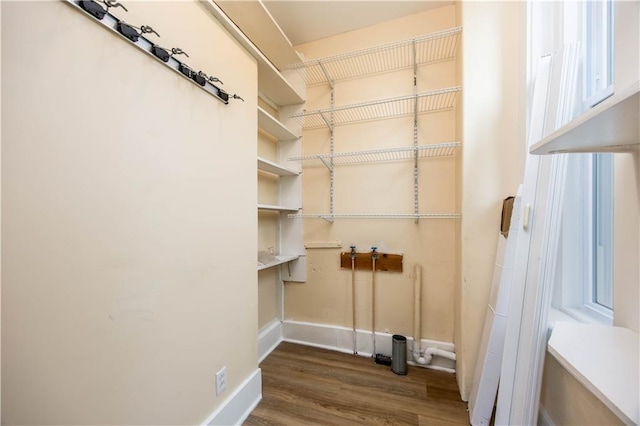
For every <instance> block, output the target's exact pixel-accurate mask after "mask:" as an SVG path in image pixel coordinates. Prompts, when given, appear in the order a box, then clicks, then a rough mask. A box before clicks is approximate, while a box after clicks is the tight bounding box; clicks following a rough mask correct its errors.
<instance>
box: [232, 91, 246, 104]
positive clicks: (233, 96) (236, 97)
mask: <svg viewBox="0 0 640 426" xmlns="http://www.w3.org/2000/svg"><path fill="white" fill-rule="evenodd" d="M231 97H232V98H233V99H240V100H241V101H242V102H244V99H242V98H241V97H240V96H238V95H236V94H235V93H234V94H233V95H231Z"/></svg>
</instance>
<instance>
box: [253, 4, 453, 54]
mask: <svg viewBox="0 0 640 426" xmlns="http://www.w3.org/2000/svg"><path fill="white" fill-rule="evenodd" d="M263 3H264V5H265V6H266V8H267V9H268V10H269V13H271V15H272V16H273V18H274V19H275V21H276V22H277V23H278V25H280V28H282V31H284V33H285V34H286V35H287V37H288V38H289V40H290V41H291V43H292V44H293V45H294V46H295V45H298V44H302V43H306V42H308V41H313V40H318V39H321V38H325V37H330V36H332V35H336V34H341V33H344V32H347V31H352V30H356V29H358V28H364V27H368V26H370V25H374V24H379V23H381V22H385V21H389V20H392V19H396V18H400V17H403V16H407V15H411V14H413V13H418V12H424V11H425V10H429V9H434V8H436V7H441V6H446V5H450V4H453V1H444V0H442V1H440V0H435V1H434V0H429V1H416V0H413V1H405V0H396V1H375V0H374V1H351V0H348V1H343V0H324V1H318V0H263Z"/></svg>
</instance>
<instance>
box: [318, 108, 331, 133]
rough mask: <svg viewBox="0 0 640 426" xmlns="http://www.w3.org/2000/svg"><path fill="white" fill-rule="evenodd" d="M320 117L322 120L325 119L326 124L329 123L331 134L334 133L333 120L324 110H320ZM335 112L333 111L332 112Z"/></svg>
mask: <svg viewBox="0 0 640 426" xmlns="http://www.w3.org/2000/svg"><path fill="white" fill-rule="evenodd" d="M319 114H320V117H322V121H324V124H326V125H327V127H328V128H329V131H330V132H331V135H333V123H332V120H329V119H328V118H327V117H326V116H325V115H324V113H323V112H320V113H319ZM332 114H333V113H332Z"/></svg>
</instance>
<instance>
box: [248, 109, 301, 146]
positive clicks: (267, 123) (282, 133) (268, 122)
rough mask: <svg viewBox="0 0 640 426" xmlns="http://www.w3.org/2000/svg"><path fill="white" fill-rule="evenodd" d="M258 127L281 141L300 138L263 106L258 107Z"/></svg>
mask: <svg viewBox="0 0 640 426" xmlns="http://www.w3.org/2000/svg"><path fill="white" fill-rule="evenodd" d="M258 127H259V128H260V129H262V130H264V131H265V132H267V133H269V134H270V135H271V136H273V137H275V138H276V139H278V140H281V141H283V140H284V141H286V140H293V139H298V136H296V135H295V134H294V133H293V132H292V131H290V130H289V129H287V128H286V127H285V125H284V124H282V123H281V122H280V121H278V120H277V119H276V118H275V117H274V116H272V115H271V114H269V113H268V112H267V111H265V110H264V109H262V108H261V107H258Z"/></svg>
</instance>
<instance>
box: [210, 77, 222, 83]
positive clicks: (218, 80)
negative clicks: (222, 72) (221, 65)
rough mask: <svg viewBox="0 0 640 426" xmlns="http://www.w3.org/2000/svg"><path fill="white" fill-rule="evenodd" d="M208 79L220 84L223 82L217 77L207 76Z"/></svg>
mask: <svg viewBox="0 0 640 426" xmlns="http://www.w3.org/2000/svg"><path fill="white" fill-rule="evenodd" d="M209 81H210V82H212V83H220V84H224V83H223V82H222V80H220V79H219V78H218V77H209Z"/></svg>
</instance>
